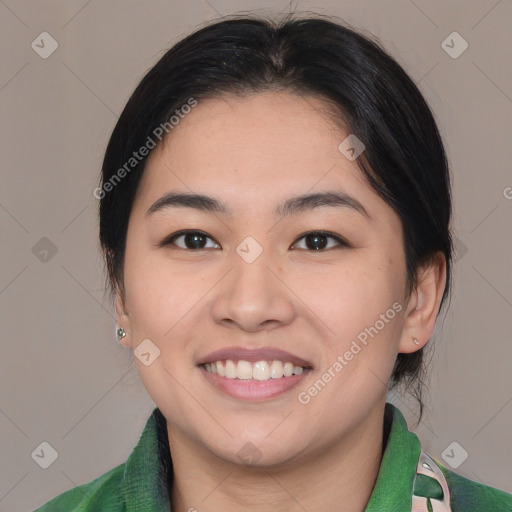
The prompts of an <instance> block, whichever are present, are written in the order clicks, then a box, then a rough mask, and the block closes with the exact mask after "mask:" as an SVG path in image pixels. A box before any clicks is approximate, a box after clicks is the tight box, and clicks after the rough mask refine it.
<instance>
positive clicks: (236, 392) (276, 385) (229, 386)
mask: <svg viewBox="0 0 512 512" xmlns="http://www.w3.org/2000/svg"><path fill="white" fill-rule="evenodd" d="M199 369H200V370H201V372H202V373H203V375H204V376H205V377H206V379H207V380H208V382H210V384H212V385H213V386H215V387H216V388H217V389H220V390H221V391H223V392H224V393H226V394H227V395H229V396H231V397H233V398H241V399H243V400H248V401H253V402H255V401H261V400H266V399H270V398H274V397H276V396H278V395H281V394H283V393H286V392H287V391H290V390H291V389H293V388H294V387H295V386H297V385H298V384H299V383H300V382H302V381H303V380H304V379H305V378H306V377H307V376H308V375H309V373H310V372H311V370H304V371H303V372H302V373H301V374H300V375H291V376H290V377H281V378H280V379H269V380H262V381H259V380H241V379H228V378H226V377H221V376H220V375H219V374H218V373H212V372H209V371H207V370H206V369H205V368H203V367H202V366H199Z"/></svg>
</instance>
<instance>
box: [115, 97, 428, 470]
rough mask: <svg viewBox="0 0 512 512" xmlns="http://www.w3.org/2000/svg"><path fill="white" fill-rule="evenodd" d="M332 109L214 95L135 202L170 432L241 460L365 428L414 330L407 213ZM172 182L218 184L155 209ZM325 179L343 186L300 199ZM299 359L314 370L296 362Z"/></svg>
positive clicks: (129, 323)
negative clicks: (374, 185) (376, 184)
mask: <svg viewBox="0 0 512 512" xmlns="http://www.w3.org/2000/svg"><path fill="white" fill-rule="evenodd" d="M325 108H326V105H325V104H324V103H323V102H322V101H321V100H319V99H315V98H312V97H300V96H298V95H295V94H293V93H277V92H266V93H261V94H257V95H253V96H250V97H246V98H238V97H233V96H225V97H223V98H221V99H215V100H205V101H200V102H199V103H198V104H197V106H196V107H195V108H193V109H192V111H191V112H190V113H189V114H188V115H186V116H185V117H184V118H183V119H181V120H180V122H179V124H178V125H176V126H175V127H174V128H173V129H172V132H171V133H170V136H169V137H168V140H167V141H166V143H165V144H164V145H161V146H158V147H157V148H156V149H155V150H153V151H152V153H151V154H150V156H149V158H148V160H147V163H146V169H145V171H144V175H143V177H142V181H141V183H140V185H139V189H138V191H137V196H136V199H135V202H134V206H133V210H132V213H131V216H130V221H129V227H128V235H127V245H126V254H125V267H124V284H125V290H126V302H125V304H124V309H125V311H126V313H127V316H123V317H121V316H119V317H118V318H119V319H120V323H121V325H123V327H125V329H126V330H127V333H128V336H127V338H126V339H125V340H126V341H125V343H126V344H129V345H131V346H132V347H133V349H134V350H135V354H136V355H139V356H141V354H140V353H142V354H144V355H142V356H141V357H140V358H139V357H135V362H136V365H137V368H138V371H139V374H140V377H141V379H142V382H143V384H144V386H145V387H146V389H147V391H148V393H149V395H150V396H151V398H152V400H153V401H154V402H155V404H156V405H157V406H158V407H159V408H160V410H161V411H162V412H163V414H164V415H165V416H166V418H167V422H168V427H169V429H170V430H169V431H170V432H175V433H176V434H177V435H180V436H182V437H185V438H188V439H189V440H190V441H191V442H192V443H195V446H198V447H203V448H206V449H207V450H209V452H211V453H213V454H214V455H217V456H219V457H220V458H222V459H224V460H228V461H232V462H234V463H238V464H240V463H241V461H242V459H245V460H246V461H247V460H248V459H252V461H253V462H256V463H258V464H263V465H265V464H278V463H285V462H286V461H289V460H291V459H292V458H294V457H297V456H299V458H300V457H311V456H314V454H315V453H316V454H318V453H320V452H321V451H322V450H326V449H328V448H329V447H330V446H332V445H333V443H335V442H337V441H339V440H341V439H343V438H344V436H348V435H349V434H350V433H351V432H352V433H353V432H355V431H356V430H357V427H358V426H361V425H363V423H364V420H365V418H368V417H369V416H370V415H371V413H372V411H374V410H375V409H376V407H377V406H378V405H379V404H380V405H381V404H382V403H383V400H385V395H386V390H387V382H388V379H389V377H390V375H391V372H392V369H393V364H394V361H395V358H396V355H397V352H399V351H401V350H400V346H401V344H404V343H405V336H406V334H405V331H404V329H403V327H404V322H405V318H406V314H407V312H408V310H409V306H408V304H405V303H404V301H405V286H406V280H405V279H406V268H405V255H404V246H403V239H402V230H401V222H400V219H399V217H398V216H397V214H396V213H395V212H394V211H393V210H392V208H391V207H390V206H388V205H387V204H386V203H385V202H384V201H383V200H382V199H380V198H379V196H378V195H377V194H376V193H375V192H374V191H373V190H372V189H371V188H370V187H369V185H367V183H366V182H365V181H364V179H363V176H362V174H361V172H360V171H359V169H358V168H357V165H356V162H355V161H351V160H350V159H349V158H347V156H345V154H343V153H342V152H341V151H340V149H339V148H338V146H339V145H340V143H341V142H342V141H343V140H344V139H345V138H346V137H347V136H348V135H349V133H344V132H343V131H342V130H341V129H340V128H338V127H336V126H334V125H333V123H332V122H331V121H329V118H328V117H327V116H326V115H325V113H324V112H322V110H323V109H325ZM170 193H173V194H187V195H189V194H193V195H195V194H199V195H202V196H208V198H210V199H209V200H208V201H209V202H208V203H206V202H201V201H198V200H194V201H190V202H189V203H188V206H187V205H185V204H184V202H183V201H182V202H181V203H177V204H176V203H174V204H170V203H168V204H167V205H163V206H162V205H161V207H159V208H157V207H155V208H153V210H154V211H150V208H151V207H152V205H154V204H155V203H156V202H157V201H158V200H159V199H161V198H162V197H163V196H165V195H167V194H170ZM314 194H333V195H331V196H326V197H324V199H322V198H321V197H320V196H318V197H317V199H316V200H315V199H313V200H307V199H304V200H302V201H300V200H294V201H292V202H290V201H291V200H292V198H296V197H299V196H310V195H314ZM334 194H336V195H338V196H347V197H348V196H349V197H350V198H351V199H349V200H348V204H343V201H341V200H339V199H338V200H337V201H335V200H333V198H334ZM329 197H330V200H329ZM213 201H215V203H213ZM286 202H288V205H287V206H286V207H283V206H282V205H283V204H284V203H286ZM345 203H347V201H346V202H345ZM212 204H222V205H223V206H224V207H225V210H226V211H221V210H220V208H219V209H215V208H213V207H212V206H211V205H212ZM358 205H360V206H358ZM278 207H280V208H279V209H278ZM365 211H366V214H365V213H364V212H365ZM148 212H149V213H148ZM182 230H187V231H190V232H191V234H189V235H186V236H180V234H178V235H177V236H176V237H174V239H173V240H171V237H170V235H172V234H175V233H177V232H178V231H182ZM198 231H199V232H200V233H197V232H198ZM318 231H327V232H329V233H330V234H329V235H326V234H323V235H322V234H319V233H318ZM182 235H183V234H182ZM336 237H339V239H340V240H338V239H337V238H336ZM166 239H167V243H166V244H162V242H163V241H165V240H166ZM343 241H344V242H343ZM315 248H317V249H315ZM120 304H121V303H120V302H119V299H118V300H117V301H116V307H118V312H119V311H120V310H121V306H120ZM118 314H119V315H120V313H118ZM143 340H145V341H144V342H143ZM147 340H150V341H147ZM409 340H410V337H409ZM141 342H143V344H141ZM408 343H410V341H408ZM140 344H141V345H140ZM422 344H423V343H422ZM137 347H139V348H138V349H137ZM419 348H420V347H419V346H418V347H414V350H416V349H419ZM272 350H275V352H272ZM158 351H159V353H158ZM217 351H222V353H220V352H219V353H218V354H213V353H214V352H217ZM279 351H284V352H286V353H287V354H284V353H282V352H279ZM411 351H412V350H411ZM139 352H140V353H139ZM227 359H229V360H232V361H233V364H231V363H229V362H228V363H226V362H225V361H226V360H227ZM239 360H242V363H241V364H238V361H239ZM216 361H221V362H220V363H215V362H216ZM244 361H245V362H244ZM261 361H266V363H263V362H261ZM206 362H208V363H215V364H214V366H215V367H216V368H217V366H218V365H220V366H222V368H224V369H225V371H227V372H228V375H231V376H233V375H237V376H238V377H240V378H237V379H232V378H228V376H221V375H219V373H218V372H219V371H220V372H221V373H222V368H221V369H219V370H218V371H217V373H213V372H211V371H210V372H208V371H207V369H206V368H205V367H204V366H202V365H201V363H206ZM256 362H260V363H258V364H255V363H256ZM287 362H288V363H290V362H291V363H293V366H297V367H298V366H300V367H306V369H305V370H304V371H303V372H302V374H300V373H298V374H297V375H291V376H284V375H285V374H284V372H286V375H287V374H288V373H289V371H290V370H289V368H290V365H289V364H288V365H286V364H285V363H287ZM148 363H150V364H148ZM226 366H227V368H226ZM309 368H310V369H309ZM210 370H211V367H210ZM298 371H299V372H300V370H298ZM230 372H240V373H236V374H234V373H230ZM251 372H252V376H253V378H252V379H250V378H249V377H248V376H249V375H250V374H251ZM269 373H271V374H272V375H273V376H274V377H275V378H270V379H268V376H269ZM281 375H283V376H281ZM259 379H261V380H259Z"/></svg>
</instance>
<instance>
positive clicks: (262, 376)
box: [200, 359, 312, 382]
mask: <svg viewBox="0 0 512 512" xmlns="http://www.w3.org/2000/svg"><path fill="white" fill-rule="evenodd" d="M200 366H201V367H203V368H204V369H205V370H206V371H207V372H208V373H213V374H217V375H218V376H219V377H224V378H226V379H238V380H254V381H259V382H263V381H268V380H271V379H282V378H287V377H291V376H292V375H301V374H302V373H303V372H304V371H306V372H307V371H308V370H312V368H311V366H308V365H306V366H299V365H294V364H293V363H292V362H291V361H281V360H279V359H274V360H262V361H256V362H254V363H252V362H251V361H245V360H243V359H240V360H238V361H236V360H235V361H234V360H232V359H226V360H224V361H222V360H218V361H212V362H211V363H204V364H202V365H200Z"/></svg>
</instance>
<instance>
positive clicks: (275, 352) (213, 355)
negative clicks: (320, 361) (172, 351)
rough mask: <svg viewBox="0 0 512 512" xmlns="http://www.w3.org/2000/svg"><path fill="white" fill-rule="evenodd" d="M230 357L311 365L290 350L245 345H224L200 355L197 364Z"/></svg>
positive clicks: (232, 358)
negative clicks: (246, 346) (253, 347)
mask: <svg viewBox="0 0 512 512" xmlns="http://www.w3.org/2000/svg"><path fill="white" fill-rule="evenodd" d="M225 359H231V360H233V361H240V360H243V361H249V362H251V363H256V362H257V361H266V360H278V361H284V362H285V363H286V362H290V363H293V365H294V366H309V367H312V365H311V363H310V362H309V361H306V360H305V359H302V358H301V357H298V356H296V355H294V354H291V353H290V352H286V351H285V350H281V349H278V348H273V347H263V348H258V349H250V348H245V347H226V348H221V349H219V350H215V351H214V352H210V353H209V354H207V355H205V356H204V357H201V358H200V359H199V360H198V362H197V364H198V365H201V364H205V363H211V362H213V361H222V360H225Z"/></svg>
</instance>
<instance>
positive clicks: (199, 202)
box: [145, 191, 372, 220]
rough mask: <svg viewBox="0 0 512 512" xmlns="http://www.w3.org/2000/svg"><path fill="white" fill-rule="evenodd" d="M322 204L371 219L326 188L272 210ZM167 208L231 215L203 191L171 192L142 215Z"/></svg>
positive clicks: (279, 213) (350, 200)
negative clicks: (351, 211) (347, 209)
mask: <svg viewBox="0 0 512 512" xmlns="http://www.w3.org/2000/svg"><path fill="white" fill-rule="evenodd" d="M325 206H331V207H332V206H334V207H343V208H351V209H352V210H354V211H357V212H359V213H360V214H361V215H364V216H365V217H367V218H368V219H369V220H371V219H372V217H371V216H370V214H369V213H368V212H367V210H366V208H365V207H364V206H363V205H362V204H361V203H360V202H359V201H358V200H357V199H355V198H353V197H351V196H349V195H348V194H346V193H344V192H339V191H327V192H317V193H314V194H305V195H300V196H294V197H290V198H289V199H286V200H285V201H283V202H282V203H281V204H279V205H278V206H277V208H276V209H275V214H276V216H280V217H284V216H286V215H293V214H297V213H301V212H304V211H308V210H313V209H315V208H321V207H325ZM167 208H194V209H196V210H199V211H204V212H215V213H221V214H224V215H232V211H231V209H230V208H229V207H228V206H227V205H226V204H225V203H224V202H222V201H220V200H218V199H216V198H214V197H210V196H207V195H203V194H190V193H179V192H170V193H168V194H166V195H164V196H162V197H161V198H160V199H158V200H157V201H155V202H154V203H153V204H152V205H151V207H150V208H149V209H148V211H147V212H146V213H145V216H148V215H151V214H153V213H155V212H157V211H161V210H164V209H167Z"/></svg>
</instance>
